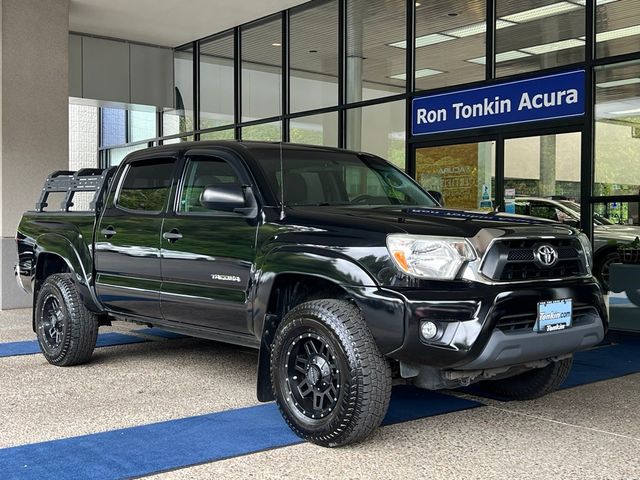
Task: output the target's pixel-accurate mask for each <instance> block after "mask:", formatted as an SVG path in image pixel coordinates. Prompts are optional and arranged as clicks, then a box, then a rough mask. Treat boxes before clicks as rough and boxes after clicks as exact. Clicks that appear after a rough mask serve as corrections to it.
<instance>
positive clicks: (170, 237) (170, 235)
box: [162, 228, 182, 243]
mask: <svg viewBox="0 0 640 480" xmlns="http://www.w3.org/2000/svg"><path fill="white" fill-rule="evenodd" d="M162 238H164V239H165V240H166V241H167V242H169V243H175V242H177V241H178V240H180V239H181V238H182V234H181V233H180V230H178V229H177V228H174V229H172V230H171V231H169V232H164V233H163V234H162Z"/></svg>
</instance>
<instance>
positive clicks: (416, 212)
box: [286, 206, 573, 237]
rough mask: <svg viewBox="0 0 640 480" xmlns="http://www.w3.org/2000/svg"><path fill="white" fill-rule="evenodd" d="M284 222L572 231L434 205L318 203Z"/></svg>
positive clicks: (456, 231) (441, 231)
mask: <svg viewBox="0 0 640 480" xmlns="http://www.w3.org/2000/svg"><path fill="white" fill-rule="evenodd" d="M286 222H287V223H296V224H307V225H309V226H311V225H313V226H314V227H316V228H328V229H329V230H333V229H334V228H337V229H342V228H348V229H350V230H353V229H358V230H365V231H371V232H376V233H379V234H383V235H384V236H385V237H386V235H387V234H389V233H401V232H404V233H410V234H415V235H440V236H454V237H473V236H475V235H477V234H478V233H479V232H480V230H482V229H491V230H494V231H496V230H498V231H500V232H494V233H496V236H503V235H523V236H540V235H570V234H571V233H572V232H573V230H572V229H571V228H570V227H567V226H564V225H562V224H559V223H557V222H552V221H549V220H544V219H539V218H533V217H526V216H523V215H511V214H505V213H498V214H494V213H485V212H473V211H464V210H451V209H445V208H435V207H393V206H389V207H387V206H380V207H377V206H376V207H372V206H362V207H358V206H322V207H295V208H289V209H287V220H286Z"/></svg>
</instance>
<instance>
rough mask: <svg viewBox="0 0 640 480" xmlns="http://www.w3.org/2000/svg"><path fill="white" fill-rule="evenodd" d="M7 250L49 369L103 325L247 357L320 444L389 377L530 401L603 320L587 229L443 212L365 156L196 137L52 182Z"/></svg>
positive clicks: (76, 352)
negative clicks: (149, 330)
mask: <svg viewBox="0 0 640 480" xmlns="http://www.w3.org/2000/svg"><path fill="white" fill-rule="evenodd" d="M91 189H93V190H95V191H96V193H95V196H94V197H93V200H92V201H91V203H90V207H91V209H89V210H87V211H73V210H74V203H76V202H74V198H75V196H76V194H77V193H78V192H86V191H88V190H91ZM53 192H64V200H63V201H62V204H61V206H60V208H59V209H58V210H57V211H55V209H54V211H51V210H50V209H49V205H48V203H49V201H50V198H49V194H50V193H53ZM78 203H79V202H78ZM17 241H18V251H19V264H18V268H17V275H18V280H19V282H20V283H21V284H22V285H23V287H24V288H25V289H26V290H27V291H28V292H31V293H32V294H33V305H34V310H33V312H34V313H33V328H34V331H35V332H36V334H37V337H38V341H39V343H40V346H41V349H42V352H43V354H44V356H45V357H46V358H47V360H48V361H49V362H51V363H52V364H54V365H60V366H68V365H75V364H79V363H83V362H87V361H88V360H89V359H90V357H91V354H92V351H93V348H94V346H95V343H96V335H97V332H98V327H99V326H100V325H106V324H109V323H110V322H112V321H114V320H128V321H133V322H138V323H141V324H149V325H155V326H158V327H161V328H164V329H167V330H171V331H175V332H180V333H186V334H189V335H193V336H197V337H203V338H210V339H215V340H219V341H224V342H230V343H234V344H238V345H245V346H250V347H254V348H257V349H259V362H258V373H257V377H258V381H257V384H258V388H257V390H258V398H259V400H261V401H267V400H272V399H274V398H275V400H276V402H277V404H278V406H279V408H280V411H281V412H282V415H283V417H284V419H285V420H286V421H287V423H288V424H289V425H290V426H291V428H292V429H293V431H295V432H296V433H297V434H298V435H300V436H301V437H302V438H305V439H307V440H310V441H312V442H315V443H318V444H320V445H325V446H337V445H345V444H348V443H351V442H354V441H357V440H360V439H362V438H364V437H365V436H366V435H368V434H369V433H370V432H371V431H372V430H373V429H375V428H376V427H377V426H378V425H379V424H380V422H381V421H382V419H383V417H384V415H385V412H386V410H387V406H388V403H389V397H390V393H391V383H392V378H393V377H394V376H395V377H398V378H402V379H404V380H405V381H406V382H410V383H412V384H414V385H417V386H418V387H422V388H428V389H443V388H452V387H458V386H465V385H469V384H471V383H475V382H482V383H481V385H482V386H483V388H485V389H487V390H491V391H494V392H499V393H500V394H502V395H507V396H510V397H512V398H516V399H527V398H535V397H538V396H541V395H544V394H546V393H548V392H551V391H553V390H554V389H555V388H556V387H557V386H558V385H559V384H560V383H561V382H562V381H563V380H564V379H565V378H566V376H567V374H568V372H569V370H570V368H571V361H572V354H573V353H574V352H575V351H578V350H581V349H585V348H588V347H590V346H593V345H595V344H597V343H599V342H600V341H601V340H602V338H603V336H604V334H605V329H606V311H605V306H604V303H603V298H602V293H601V289H600V287H599V285H598V283H597V282H596V281H595V280H594V279H593V277H592V276H591V244H590V242H589V240H588V239H587V238H586V237H585V236H584V235H583V234H581V233H579V232H578V231H577V230H575V229H573V228H570V227H568V226H565V225H561V224H558V223H552V222H548V221H545V220H540V219H535V218H529V217H522V216H516V215H506V214H493V213H490V214H485V213H477V212H464V211H455V210H447V209H444V208H441V207H439V206H438V205H437V204H436V203H435V201H434V200H433V199H432V197H431V196H430V195H429V194H428V193H426V192H425V191H424V190H422V188H421V187H420V186H419V185H418V184H417V183H416V182H414V181H413V180H412V179H411V178H410V177H408V176H407V175H405V174H404V173H403V172H402V171H400V170H398V169H397V168H395V167H394V166H393V165H391V164H389V163H387V162H385V161H384V160H382V159H380V158H378V157H375V156H373V155H369V154H366V153H360V152H352V151H345V150H338V149H332V148H324V147H308V146H301V145H281V144H271V143H251V142H242V143H241V142H198V143H183V144H178V145H168V146H163V147H158V148H151V149H148V150H142V151H138V152H135V153H132V154H130V155H129V156H128V157H127V158H126V159H125V161H124V162H123V163H122V164H121V165H119V166H118V167H117V168H116V169H110V170H106V171H102V170H81V171H79V172H56V173H54V174H52V175H51V176H50V177H49V178H48V179H47V183H46V184H45V188H44V190H43V196H42V198H41V199H40V201H39V202H38V204H37V208H36V211H32V212H27V213H25V214H24V216H23V218H22V221H21V222H20V225H19V227H18V233H17Z"/></svg>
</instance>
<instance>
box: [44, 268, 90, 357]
mask: <svg viewBox="0 0 640 480" xmlns="http://www.w3.org/2000/svg"><path fill="white" fill-rule="evenodd" d="M35 327H36V334H37V336H38V343H39V344H40V350H41V351H42V354H43V355H44V356H45V358H46V359H47V361H48V362H49V363H51V364H53V365H58V366H61V367H68V366H71V365H79V364H81V363H86V362H88V361H89V359H90V358H91V355H92V354H93V349H94V348H95V346H96V340H97V338H98V320H97V319H96V317H95V315H94V314H93V313H91V312H90V311H89V310H87V308H86V307H85V306H84V304H83V303H82V299H81V298H80V294H79V293H78V289H77V288H76V285H75V283H74V281H73V279H72V277H71V275H70V274H66V273H59V274H55V275H51V276H50V277H48V278H47V279H46V280H45V282H44V284H43V285H42V288H40V291H39V292H38V298H37V300H36V307H35Z"/></svg>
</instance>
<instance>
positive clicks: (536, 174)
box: [504, 132, 582, 220]
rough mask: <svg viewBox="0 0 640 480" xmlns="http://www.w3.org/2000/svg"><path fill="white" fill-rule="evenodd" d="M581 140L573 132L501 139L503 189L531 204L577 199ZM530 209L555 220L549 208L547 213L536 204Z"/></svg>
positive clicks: (578, 195)
mask: <svg viewBox="0 0 640 480" xmlns="http://www.w3.org/2000/svg"><path fill="white" fill-rule="evenodd" d="M581 137H582V136H581V134H580V133H579V132H575V133H563V134H558V135H542V136H532V137H522V138H510V139H507V140H505V142H504V177H505V180H504V183H505V189H514V190H515V196H516V199H521V198H524V197H526V198H530V199H531V201H533V202H534V203H535V202H536V201H535V199H545V198H551V197H562V198H564V199H567V200H578V199H579V198H580V147H581ZM534 210H535V212H538V213H540V215H534V216H542V217H545V218H551V217H555V213H554V209H553V208H552V207H549V212H547V209H546V208H545V207H543V206H540V208H539V209H538V207H537V203H536V206H534ZM545 212H547V213H545ZM518 213H524V212H520V211H519V212H518ZM542 213H545V214H544V215H543V214H542ZM526 214H531V213H526ZM552 219H555V220H557V218H552Z"/></svg>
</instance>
